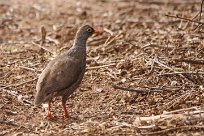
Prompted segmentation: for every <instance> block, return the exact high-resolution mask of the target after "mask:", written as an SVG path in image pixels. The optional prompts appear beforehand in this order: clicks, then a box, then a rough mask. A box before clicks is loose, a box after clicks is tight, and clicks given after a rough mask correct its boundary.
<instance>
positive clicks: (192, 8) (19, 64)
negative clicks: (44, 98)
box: [0, 0, 204, 136]
mask: <svg viewBox="0 0 204 136" xmlns="http://www.w3.org/2000/svg"><path fill="white" fill-rule="evenodd" d="M200 3H201V1H199V0H188V1H183V0H166V1H160V0H86V1H82V0H81V1H78V2H76V1H75V0H15V1H14V0H1V1H0V49H1V50H0V135H15V136H21V135H23V136H24V135H32V136H35V135H170V136H171V135H172V136H175V135H178V136H179V135H188V136H191V135H204V124H203V119H204V118H203V116H204V114H203V113H204V110H203V108H202V107H203V106H202V105H203V103H204V93H203V91H204V87H203V85H204V76H203V75H204V66H203V65H204V40H203V38H204V36H203V32H202V23H200V25H201V26H198V25H199V23H198V22H202V21H203V19H202V16H201V18H200V19H199V14H198V13H199V12H200ZM165 15H174V16H176V15H178V16H180V17H184V18H188V19H190V21H189V20H188V21H186V20H183V19H180V18H173V17H168V16H165ZM195 15H197V16H195ZM192 20H194V21H192ZM83 24H91V25H93V26H94V27H97V28H99V29H101V30H103V33H102V34H101V35H98V36H93V37H92V38H90V39H89V41H88V43H87V70H86V74H85V76H84V79H83V82H82V84H81V86H80V87H79V89H77V90H76V91H75V93H74V94H73V95H71V96H70V98H69V99H68V101H67V107H68V109H69V113H70V116H71V117H70V118H69V119H63V110H62V106H61V100H60V99H61V98H56V99H55V100H53V101H54V103H53V107H52V113H53V115H54V116H55V118H54V119H53V120H47V119H45V118H44V115H45V113H46V105H42V106H41V107H34V106H33V100H34V96H35V93H36V90H35V85H36V81H37V77H38V76H39V74H40V73H41V71H42V70H43V68H44V67H45V66H46V64H47V63H48V62H49V61H50V60H51V59H53V58H54V57H55V56H56V55H57V54H59V53H61V52H63V51H64V50H67V49H69V48H70V47H71V45H72V43H73V38H74V36H75V33H76V30H77V28H79V27H80V26H82V25H83ZM42 26H43V27H44V28H45V30H46V39H45V42H44V43H43V44H41V43H42V42H41V41H42V40H41V28H42ZM40 46H43V48H45V50H43V49H42V48H41V47H40ZM113 85H117V86H119V87H123V88H122V89H123V90H121V89H115V88H114V87H113ZM124 89H125V90H124ZM127 89H132V90H130V91H127Z"/></svg>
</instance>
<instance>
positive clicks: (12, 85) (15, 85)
mask: <svg viewBox="0 0 204 136" xmlns="http://www.w3.org/2000/svg"><path fill="white" fill-rule="evenodd" d="M37 79H38V78H34V79H31V80H28V81H25V82H22V83H19V84H11V85H7V86H4V87H1V88H0V89H6V88H9V87H17V86H21V85H23V84H26V83H29V82H33V81H35V80H37Z"/></svg>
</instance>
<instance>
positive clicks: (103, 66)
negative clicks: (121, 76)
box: [86, 63, 116, 70]
mask: <svg viewBox="0 0 204 136" xmlns="http://www.w3.org/2000/svg"><path fill="white" fill-rule="evenodd" d="M115 65H116V64H115V63H112V64H107V65H102V66H94V67H88V68H86V69H87V70H91V69H99V68H105V67H109V66H115Z"/></svg>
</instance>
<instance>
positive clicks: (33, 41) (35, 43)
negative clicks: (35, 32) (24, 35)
mask: <svg viewBox="0 0 204 136" xmlns="http://www.w3.org/2000/svg"><path fill="white" fill-rule="evenodd" d="M32 44H33V45H37V46H38V47H40V48H42V49H43V50H45V51H47V52H49V53H50V54H52V55H53V56H55V54H54V53H52V52H51V51H49V50H48V49H47V48H45V47H43V46H41V45H40V44H38V43H35V42H34V41H32Z"/></svg>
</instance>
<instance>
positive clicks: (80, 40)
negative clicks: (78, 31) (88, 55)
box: [74, 35, 87, 48]
mask: <svg viewBox="0 0 204 136" xmlns="http://www.w3.org/2000/svg"><path fill="white" fill-rule="evenodd" d="M86 41H87V38H84V36H80V35H77V36H76V38H75V40H74V47H81V48H86Z"/></svg>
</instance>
